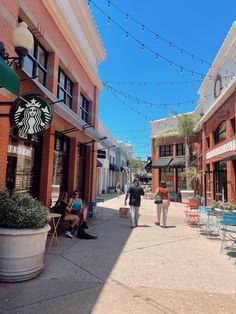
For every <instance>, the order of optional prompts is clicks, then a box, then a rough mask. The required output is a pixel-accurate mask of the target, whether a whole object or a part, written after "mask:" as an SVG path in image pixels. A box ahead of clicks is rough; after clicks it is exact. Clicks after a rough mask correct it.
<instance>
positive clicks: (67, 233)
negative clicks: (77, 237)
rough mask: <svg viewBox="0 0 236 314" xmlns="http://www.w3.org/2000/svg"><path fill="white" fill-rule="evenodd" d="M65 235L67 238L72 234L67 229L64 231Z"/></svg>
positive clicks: (71, 236)
mask: <svg viewBox="0 0 236 314" xmlns="http://www.w3.org/2000/svg"><path fill="white" fill-rule="evenodd" d="M65 235H66V236H67V237H68V238H71V239H72V238H73V235H72V234H71V232H70V231H69V230H67V231H66V232H65Z"/></svg>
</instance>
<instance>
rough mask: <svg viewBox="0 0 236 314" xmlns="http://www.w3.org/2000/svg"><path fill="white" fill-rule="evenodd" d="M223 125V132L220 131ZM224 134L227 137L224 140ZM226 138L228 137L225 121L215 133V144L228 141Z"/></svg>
mask: <svg viewBox="0 0 236 314" xmlns="http://www.w3.org/2000/svg"><path fill="white" fill-rule="evenodd" d="M223 124H224V129H223V130H221V131H219V130H220V128H221V127H222V125H223ZM224 133H225V137H224V138H221V137H220V136H222V134H224ZM226 137H227V130H226V121H223V122H221V123H220V124H219V125H218V127H217V128H216V129H215V132H214V141H215V144H218V143H221V142H223V141H224V140H226Z"/></svg>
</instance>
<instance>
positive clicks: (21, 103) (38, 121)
mask: <svg viewBox="0 0 236 314" xmlns="http://www.w3.org/2000/svg"><path fill="white" fill-rule="evenodd" d="M11 117H12V119H13V122H14V124H15V125H16V126H17V128H18V129H19V130H21V131H22V132H24V133H26V134H39V133H42V132H44V131H45V130H47V128H48V127H49V126H50V123H51V119H52V113H51V108H50V106H49V105H48V103H47V102H46V101H45V100H44V99H43V97H42V96H40V95H26V96H23V97H20V98H18V99H17V100H16V101H15V104H14V105H13V107H12V114H11Z"/></svg>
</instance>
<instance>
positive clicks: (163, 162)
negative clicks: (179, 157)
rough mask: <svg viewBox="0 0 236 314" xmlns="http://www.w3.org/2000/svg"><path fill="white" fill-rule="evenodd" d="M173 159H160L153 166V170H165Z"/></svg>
mask: <svg viewBox="0 0 236 314" xmlns="http://www.w3.org/2000/svg"><path fill="white" fill-rule="evenodd" d="M172 159H173V157H160V158H159V159H158V160H157V161H156V162H154V163H153V164H152V168H165V167H168V166H169V164H170V162H171V160H172Z"/></svg>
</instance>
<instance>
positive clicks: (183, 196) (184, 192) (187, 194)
mask: <svg viewBox="0 0 236 314" xmlns="http://www.w3.org/2000/svg"><path fill="white" fill-rule="evenodd" d="M180 193H181V201H182V203H188V202H189V199H190V198H192V197H193V195H194V190H189V191H187V190H182V191H180Z"/></svg>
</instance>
